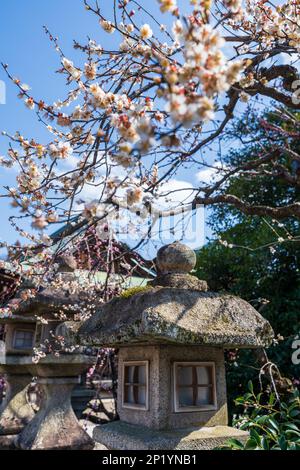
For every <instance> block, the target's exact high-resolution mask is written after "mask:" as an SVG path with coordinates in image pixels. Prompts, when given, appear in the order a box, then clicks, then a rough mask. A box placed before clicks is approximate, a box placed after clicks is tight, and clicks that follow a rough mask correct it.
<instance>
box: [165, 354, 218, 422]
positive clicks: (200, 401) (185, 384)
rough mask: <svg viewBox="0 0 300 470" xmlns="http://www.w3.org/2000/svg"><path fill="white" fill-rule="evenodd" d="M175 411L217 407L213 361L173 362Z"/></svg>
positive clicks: (203, 409)
mask: <svg viewBox="0 0 300 470" xmlns="http://www.w3.org/2000/svg"><path fill="white" fill-rule="evenodd" d="M173 382H174V409H175V412H176V413H182V412H194V411H212V410H216V409H217V398H216V397H217V394H216V373H215V363H214V362H174V369H173Z"/></svg>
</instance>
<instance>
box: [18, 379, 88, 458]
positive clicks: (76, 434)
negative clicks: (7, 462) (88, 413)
mask: <svg viewBox="0 0 300 470" xmlns="http://www.w3.org/2000/svg"><path fill="white" fill-rule="evenodd" d="M77 382H78V378H77V379H76V378H74V379H70V378H57V379H54V378H52V379H39V383H40V384H41V386H42V387H43V391H44V393H45V396H46V399H45V401H44V402H43V403H42V405H41V408H40V410H39V412H38V413H37V414H36V416H35V418H34V419H33V420H32V421H31V422H30V423H29V424H28V425H27V426H26V428H25V429H24V430H23V431H22V432H21V433H20V434H19V436H18V438H17V444H16V445H17V447H18V448H20V449H23V450H38V449H43V450H47V449H48V450H68V449H69V450H76V449H93V447H94V442H93V440H92V439H91V438H90V436H89V435H88V434H87V433H86V432H85V431H84V429H83V428H82V427H81V426H80V424H79V422H78V421H77V418H76V416H75V413H74V411H73V409H72V406H71V392H72V389H73V388H74V385H75V383H77Z"/></svg>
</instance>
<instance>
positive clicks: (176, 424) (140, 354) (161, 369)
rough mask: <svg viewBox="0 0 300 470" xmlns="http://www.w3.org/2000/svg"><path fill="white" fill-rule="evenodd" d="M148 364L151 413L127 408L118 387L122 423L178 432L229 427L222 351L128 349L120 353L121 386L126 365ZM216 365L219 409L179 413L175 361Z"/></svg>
mask: <svg viewBox="0 0 300 470" xmlns="http://www.w3.org/2000/svg"><path fill="white" fill-rule="evenodd" d="M128 361H129V362H130V361H133V362H134V361H148V363H149V407H148V410H140V409H132V408H124V407H123V406H122V391H123V390H122V389H123V387H122V385H120V386H119V387H118V400H117V402H118V414H119V417H120V419H121V420H122V421H124V422H126V423H131V424H135V425H142V426H145V427H150V428H152V429H176V428H183V427H189V426H197V427H203V426H215V425H227V423H228V421H227V420H228V417H227V402H226V379H225V367H224V353H223V349H222V348H215V347H210V346H190V347H185V346H176V345H157V346H150V345H149V346H148V345H147V346H132V345H130V346H128V347H121V348H120V350H119V354H118V367H119V370H118V377H119V384H123V383H124V377H123V363H124V362H128ZM181 361H185V362H214V365H215V371H216V405H217V406H216V409H214V410H206V411H204V410H201V411H200V410H195V411H193V412H188V413H178V412H177V413H176V412H175V406H174V387H173V364H174V362H181Z"/></svg>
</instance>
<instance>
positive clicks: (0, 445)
mask: <svg viewBox="0 0 300 470" xmlns="http://www.w3.org/2000/svg"><path fill="white" fill-rule="evenodd" d="M16 440H17V434H12V435H9V436H0V451H1V450H16Z"/></svg>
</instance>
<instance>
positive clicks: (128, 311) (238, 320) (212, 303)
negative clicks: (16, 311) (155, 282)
mask: <svg viewBox="0 0 300 470" xmlns="http://www.w3.org/2000/svg"><path fill="white" fill-rule="evenodd" d="M65 333H67V332H65ZM78 334H79V338H78V339H79V340H80V341H81V342H82V343H83V344H90V345H102V346H104V345H113V346H117V345H120V344H127V343H140V344H142V343H149V342H151V343H155V342H156V343H164V342H167V343H178V344H187V345H188V344H198V345H201V344H202V345H212V346H221V345H222V346H224V347H228V348H234V347H238V348H243V347H247V348H251V347H253V348H254V347H261V346H268V345H269V344H270V342H271V340H272V338H273V335H274V333H273V330H272V328H271V326H270V324H269V322H268V321H266V320H265V319H264V318H263V317H262V316H261V315H260V314H259V313H258V312H257V311H256V310H255V309H254V308H253V307H252V306H251V305H250V304H249V303H248V302H246V301H244V300H242V299H240V298H239V297H235V296H233V295H228V294H219V293H214V292H202V291H198V290H188V291H187V290H186V289H179V288H177V289H175V288H171V287H156V288H153V289H151V290H150V291H145V292H142V293H138V294H136V295H134V296H132V297H130V298H128V299H122V298H115V299H113V300H112V301H111V302H109V303H107V304H104V305H103V306H101V307H100V308H98V310H97V312H96V314H95V315H93V316H92V317H91V318H90V319H89V320H87V321H86V322H85V323H84V324H83V325H82V326H81V328H80V329H79V331H78ZM75 336H76V334H75ZM75 341H76V338H75Z"/></svg>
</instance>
